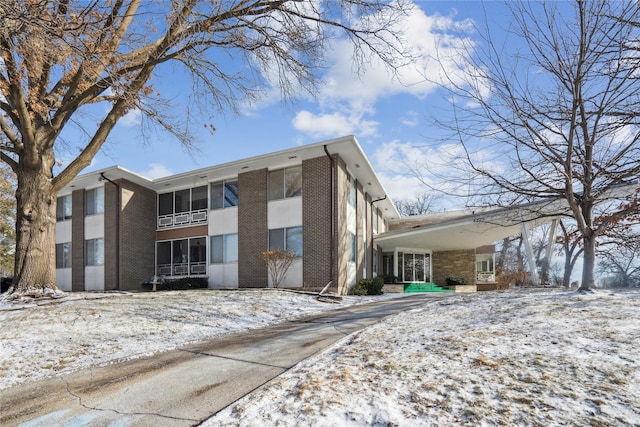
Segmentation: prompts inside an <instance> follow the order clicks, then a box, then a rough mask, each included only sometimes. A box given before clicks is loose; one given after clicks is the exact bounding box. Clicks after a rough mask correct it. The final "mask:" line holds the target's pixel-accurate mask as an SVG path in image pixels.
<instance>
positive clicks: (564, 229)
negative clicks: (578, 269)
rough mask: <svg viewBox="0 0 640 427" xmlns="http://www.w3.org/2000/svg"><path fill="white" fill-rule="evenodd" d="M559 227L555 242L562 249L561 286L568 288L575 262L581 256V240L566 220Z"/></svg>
mask: <svg viewBox="0 0 640 427" xmlns="http://www.w3.org/2000/svg"><path fill="white" fill-rule="evenodd" d="M559 226H560V231H561V234H560V235H558V237H557V239H556V241H557V242H558V243H559V244H560V246H561V248H562V249H561V254H562V256H563V257H564V269H563V271H564V272H563V275H562V286H564V287H567V288H568V287H569V285H570V284H571V275H572V274H573V269H574V267H575V266H576V261H578V259H579V258H580V256H581V255H582V239H581V238H580V232H579V230H578V228H577V227H576V226H575V225H569V224H567V221H566V220H561V221H560V222H559Z"/></svg>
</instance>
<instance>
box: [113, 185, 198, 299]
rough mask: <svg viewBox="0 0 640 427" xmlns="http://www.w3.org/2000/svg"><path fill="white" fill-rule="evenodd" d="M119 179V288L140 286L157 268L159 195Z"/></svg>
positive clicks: (133, 288)
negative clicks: (120, 191) (120, 190)
mask: <svg viewBox="0 0 640 427" xmlns="http://www.w3.org/2000/svg"><path fill="white" fill-rule="evenodd" d="M117 182H118V183H119V184H120V187H121V189H122V195H121V197H122V200H121V202H122V203H121V210H120V289H123V290H137V289H140V283H141V282H143V281H144V280H148V279H149V278H150V277H151V276H153V274H154V272H155V262H156V255H155V254H156V223H157V208H156V203H157V195H156V192H155V191H153V190H149V189H148V188H145V187H142V186H140V185H137V184H134V183H133V182H130V181H122V180H121V181H117ZM106 226H107V225H106V224H105V228H106ZM205 233H206V232H205ZM105 234H106V230H105ZM105 237H106V236H105ZM105 246H106V242H105Z"/></svg>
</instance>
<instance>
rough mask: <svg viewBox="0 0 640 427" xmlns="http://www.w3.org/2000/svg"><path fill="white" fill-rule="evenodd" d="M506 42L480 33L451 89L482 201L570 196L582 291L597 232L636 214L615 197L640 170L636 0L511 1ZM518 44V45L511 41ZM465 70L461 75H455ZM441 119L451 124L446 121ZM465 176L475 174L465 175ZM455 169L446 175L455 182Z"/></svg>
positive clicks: (590, 282)
mask: <svg viewBox="0 0 640 427" xmlns="http://www.w3.org/2000/svg"><path fill="white" fill-rule="evenodd" d="M507 7H509V8H510V10H511V12H512V13H511V16H510V21H509V22H510V24H511V27H509V28H508V37H509V42H508V45H506V44H498V43H496V42H494V39H492V35H491V30H490V29H488V30H482V31H481V33H482V36H483V37H482V38H481V40H480V42H479V43H478V44H477V45H474V46H470V47H469V50H468V51H467V52H465V53H470V52H471V53H472V54H473V55H474V59H473V61H474V62H475V63H474V65H473V66H467V67H465V68H464V69H463V71H464V73H463V74H464V76H462V77H461V78H460V79H458V80H454V78H451V79H450V81H449V86H448V87H447V88H448V90H450V91H451V93H450V95H451V96H450V99H451V100H452V105H453V107H454V113H455V123H454V124H453V126H450V129H452V130H453V131H454V134H455V135H456V138H458V139H459V141H460V143H461V145H462V146H463V147H464V155H463V156H462V157H461V158H460V161H461V164H464V165H466V166H465V168H464V169H465V172H468V171H469V169H470V170H471V171H472V172H473V173H474V177H473V179H472V180H468V179H465V180H464V182H461V184H463V185H467V186H469V188H470V189H471V192H472V194H473V195H474V196H475V200H476V201H475V203H476V204H481V205H509V204H513V203H516V202H519V201H540V200H565V201H566V204H567V210H566V211H562V210H559V211H558V212H556V213H558V214H566V215H567V216H571V217H573V218H574V219H575V221H576V224H577V230H578V232H579V237H580V240H581V243H582V245H581V249H582V251H583V258H584V264H583V271H582V282H581V290H589V289H591V288H593V287H594V269H595V260H596V239H597V237H598V236H599V235H601V234H602V233H603V232H604V230H606V229H607V228H609V227H610V226H611V224H613V223H616V222H618V221H619V219H620V218H624V217H625V216H627V215H629V214H630V213H633V212H634V210H635V211H637V209H638V205H637V195H636V196H635V198H636V200H635V201H630V202H628V203H624V204H621V203H618V201H617V200H616V199H617V198H618V197H619V196H621V195H622V194H621V192H620V189H621V188H622V187H624V186H627V187H626V188H627V189H628V188H630V187H631V186H632V185H635V186H637V185H638V181H637V179H638V176H640V143H639V139H640V131H639V129H640V128H639V125H640V123H639V121H640V114H639V113H638V106H639V105H640V79H639V78H638V75H639V73H640V61H639V60H638V55H637V51H636V50H635V49H637V41H638V27H637V26H634V25H633V22H634V21H635V20H637V16H639V14H640V10H639V8H640V3H639V2H618V1H602V0H594V1H590V0H585V1H583V0H574V1H573V2H571V3H567V2H538V3H535V2H510V3H508V5H507ZM510 47H513V50H508V48H510ZM455 77H460V76H455ZM443 125H448V124H446V123H443ZM457 175H458V176H464V177H468V175H467V174H466V173H457ZM455 178H456V177H455V176H453V177H451V179H455Z"/></svg>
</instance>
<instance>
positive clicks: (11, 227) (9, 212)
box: [0, 164, 16, 275]
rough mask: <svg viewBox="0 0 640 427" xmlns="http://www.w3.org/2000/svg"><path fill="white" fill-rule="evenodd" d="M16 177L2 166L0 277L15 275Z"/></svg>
mask: <svg viewBox="0 0 640 427" xmlns="http://www.w3.org/2000/svg"><path fill="white" fill-rule="evenodd" d="M15 182H16V180H15V176H14V174H13V172H12V171H11V170H10V169H9V168H8V167H7V166H6V165H2V164H0V275H3V274H11V275H13V261H14V249H13V248H14V242H15V229H16V228H15V221H16V199H15V191H16V189H15Z"/></svg>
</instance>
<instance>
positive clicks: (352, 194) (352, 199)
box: [349, 177, 357, 208]
mask: <svg viewBox="0 0 640 427" xmlns="http://www.w3.org/2000/svg"><path fill="white" fill-rule="evenodd" d="M356 203H357V198H356V180H355V179H353V177H349V205H350V206H353V207H354V208H355V207H356Z"/></svg>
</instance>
